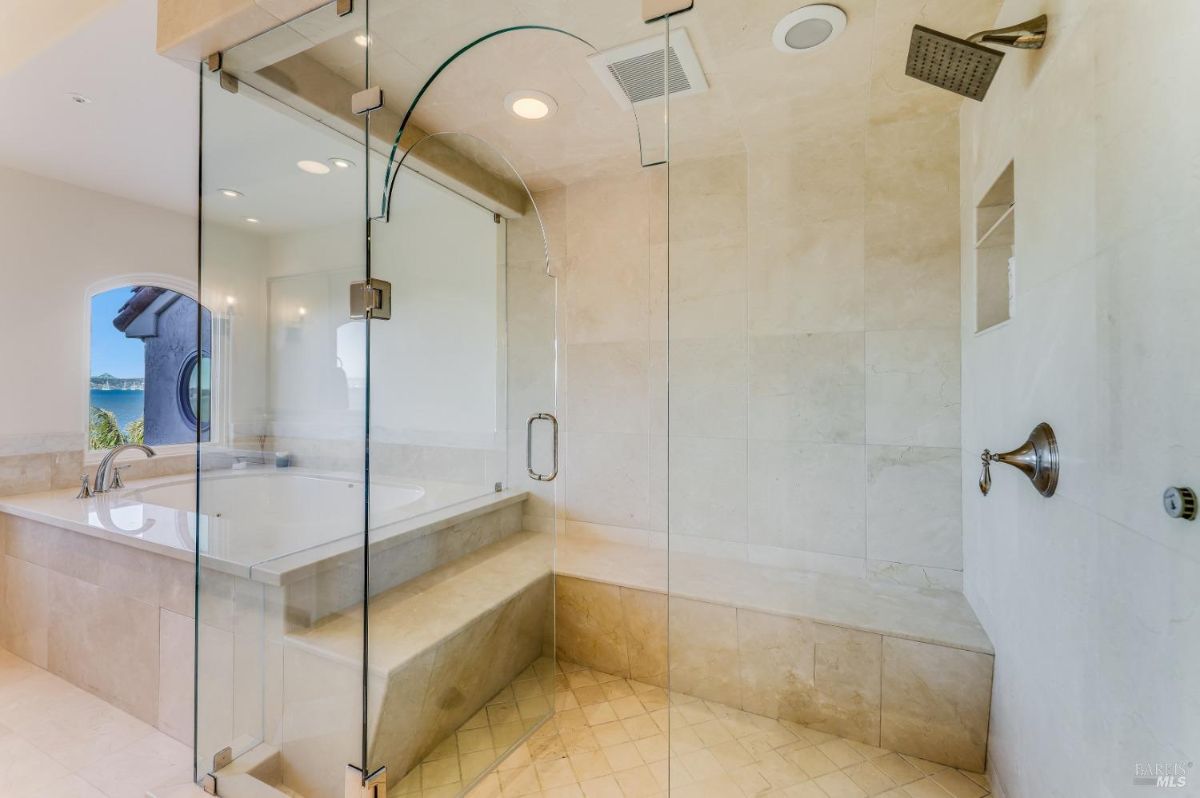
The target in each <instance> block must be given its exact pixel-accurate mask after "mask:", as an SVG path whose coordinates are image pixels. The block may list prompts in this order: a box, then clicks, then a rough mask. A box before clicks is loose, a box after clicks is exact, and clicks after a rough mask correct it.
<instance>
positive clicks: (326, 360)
mask: <svg viewBox="0 0 1200 798" xmlns="http://www.w3.org/2000/svg"><path fill="white" fill-rule="evenodd" d="M361 16H365V12H363V13H362V14H361ZM361 16H360V19H361ZM355 25H358V26H359V27H358V30H359V31H361V22H359V21H356V20H355V19H354V18H353V17H350V18H343V17H339V16H338V15H337V13H336V9H335V7H334V6H333V5H330V6H327V7H324V8H321V9H318V10H317V11H314V12H312V13H311V14H308V15H305V16H304V17H301V18H299V19H297V20H294V21H293V22H291V23H289V24H287V25H283V26H281V27H279V28H276V29H274V30H271V31H268V32H266V33H264V34H262V35H261V36H259V37H257V38H255V39H252V40H250V41H248V42H245V43H244V44H242V45H239V46H238V47H235V48H231V49H230V50H228V51H226V52H225V53H224V54H223V58H222V62H221V65H220V68H219V70H216V71H213V70H210V69H208V68H207V67H206V68H205V69H204V74H203V78H202V122H201V124H202V130H201V132H202V137H203V139H202V143H203V146H202V184H201V214H200V248H201V257H200V267H199V271H200V274H199V282H200V286H201V294H202V297H203V302H204V304H205V305H206V306H207V307H209V308H211V309H212V310H213V321H212V336H211V337H212V352H211V356H212V401H211V402H210V406H211V417H210V418H207V419H202V423H203V422H207V424H208V427H209V428H210V431H211V432H210V437H211V440H210V441H209V442H205V443H202V444H200V450H199V462H198V473H197V485H196V489H197V496H196V500H197V503H196V506H197V510H198V512H197V514H196V519H197V521H196V523H197V577H196V588H197V601H196V604H197V609H196V625H195V631H194V634H195V644H196V651H197V658H196V662H197V665H196V693H195V694H196V702H195V706H196V715H195V735H196V736H195V740H196V764H195V775H196V777H197V781H199V782H201V783H203V784H204V785H205V786H206V787H207V788H208V789H209V790H210V791H211V792H215V793H216V794H220V795H237V794H247V792H248V791H250V794H260V793H261V792H262V791H263V790H264V789H265V788H264V787H262V786H261V785H260V783H265V785H267V786H268V787H274V788H278V789H280V790H290V791H292V792H291V793H289V794H300V795H304V796H308V797H309V798H324V796H339V798H340V796H341V795H342V794H343V793H344V780H345V775H344V774H345V770H346V766H347V765H348V764H357V763H359V762H361V739H362V733H361V730H362V700H361V684H362V681H361V673H362V667H361V662H362V646H363V634H362V627H363V622H362V598H363V584H364V574H363V558H362V551H363V548H364V547H363V539H364V536H363V529H364V506H365V499H366V483H365V478H364V473H365V463H366V457H365V436H364V430H365V427H366V375H367V362H366V352H365V348H364V346H363V340H364V338H365V328H366V322H365V321H364V320H361V319H354V318H352V317H351V307H350V303H349V296H350V292H351V285H353V284H355V283H361V282H362V281H363V280H364V279H365V277H366V237H365V232H364V226H363V223H362V208H363V205H364V200H363V197H364V186H365V167H366V158H365V154H364V153H365V150H364V136H363V131H364V119H363V118H362V117H361V116H357V115H355V114H354V113H353V111H352V108H351V103H350V98H351V96H352V95H353V94H354V92H356V91H357V90H359V89H360V88H361V87H362V85H363V78H362V76H363V65H364V61H365V54H364V53H363V50H362V48H361V47H358V46H357V45H354V43H353V41H352V38H351V39H350V41H349V45H350V47H349V48H348V49H343V50H338V56H339V61H338V64H339V69H340V71H339V72H338V73H337V74H336V75H334V74H331V75H329V76H328V77H327V80H326V82H325V83H323V84H315V83H312V82H311V81H306V80H302V79H297V75H298V74H299V75H302V74H303V72H304V69H305V66H306V64H308V63H309V59H310V58H311V57H312V49H313V46H314V45H313V43H312V41H311V40H310V39H308V38H306V36H307V35H309V34H310V33H311V32H312V31H313V30H317V29H321V28H329V27H338V26H340V27H342V28H344V29H345V30H346V31H347V33H348V35H349V36H350V37H352V36H353V35H354V32H353V30H352V28H353V26H355ZM328 46H332V45H328ZM254 790H258V791H259V792H253V791H254Z"/></svg>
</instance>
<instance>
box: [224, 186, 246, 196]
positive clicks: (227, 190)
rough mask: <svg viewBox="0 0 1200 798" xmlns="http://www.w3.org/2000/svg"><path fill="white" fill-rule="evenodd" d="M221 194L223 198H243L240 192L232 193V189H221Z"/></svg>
mask: <svg viewBox="0 0 1200 798" xmlns="http://www.w3.org/2000/svg"><path fill="white" fill-rule="evenodd" d="M221 193H222V194H223V195H224V196H226V197H229V198H230V199H237V198H238V197H242V196H245V195H244V194H242V192H240V191H234V190H233V189H232V188H223V189H221Z"/></svg>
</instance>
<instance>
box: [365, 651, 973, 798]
mask: <svg viewBox="0 0 1200 798" xmlns="http://www.w3.org/2000/svg"><path fill="white" fill-rule="evenodd" d="M550 706H553V707H554V709H555V714H554V716H553V717H552V718H550V719H548V720H547V721H546V722H545V723H543V724H542V725H541V726H538V723H539V722H541V720H542V718H544V717H545V715H546V712H547V710H548V708H549V707H550ZM534 727H537V728H536V729H535V730H534V731H533V733H532V734H531V735H530V736H529V738H528V739H527V740H525V741H524V742H522V743H520V744H519V745H517V746H516V747H515V748H512V750H511V751H510V752H509V753H508V755H507V756H505V757H504V759H502V760H501V761H500V763H499V764H497V765H495V766H493V763H494V762H495V760H496V757H497V756H500V755H502V754H503V753H504V751H505V750H507V749H509V748H510V747H511V746H512V743H513V742H514V741H516V740H517V739H519V738H520V736H521V735H523V734H525V733H527V732H528V731H529V730H530V729H533V728H534ZM668 728H669V729H670V735H669V737H668V734H667V731H668ZM480 774H485V775H483V776H482V778H480ZM476 780H478V782H477V783H476V784H475V786H474V787H471V788H470V790H469V792H467V796H468V798H667V796H670V798H743V797H744V796H776V797H780V798H861V796H881V797H882V798H984V797H985V796H988V795H990V790H989V788H988V782H987V777H986V776H984V775H982V774H978V773H968V772H967V771H962V770H955V769H954V768H949V767H946V766H944V765H937V764H934V763H932V762H926V761H924V760H921V759H917V758H916V757H911V756H906V755H903V754H897V753H894V752H892V751H887V750H884V749H882V748H875V747H873V746H869V745H864V744H862V743H859V742H855V741H853V740H845V739H842V738H840V737H836V736H834V735H832V734H825V733H823V732H819V731H816V730H814V729H809V728H807V727H805V726H801V725H799V724H796V723H789V722H787V721H777V720H773V719H771V718H766V717H762V716H761V715H754V714H751V713H749V712H742V711H741V710H737V709H733V708H731V707H728V706H725V705H723V704H718V703H716V702H712V701H702V700H700V699H697V698H694V697H692V696H687V695H682V694H678V693H676V694H673V695H671V696H670V698H669V699H668V694H667V691H666V690H663V689H662V688H659V687H654V686H652V685H648V684H643V683H640V682H635V681H631V680H628V679H623V678H621V677H618V676H613V675H611V674H607V673H603V672H601V671H596V670H591V669H589V668H584V667H582V666H579V665H575V664H573V663H570V662H561V663H559V664H558V665H555V663H554V662H553V661H552V660H549V659H543V660H538V661H537V662H536V663H534V665H533V666H532V667H530V668H529V669H528V670H526V671H525V672H524V673H522V674H521V675H520V676H519V677H518V678H517V679H516V680H515V681H514V682H513V684H512V685H510V686H509V687H507V688H505V689H504V690H502V691H501V692H500V694H498V695H497V696H496V697H495V698H494V699H493V700H492V701H491V702H490V703H489V704H488V706H487V707H485V708H484V709H483V710H481V711H480V712H479V713H478V714H476V715H475V716H474V717H473V718H471V719H470V720H469V721H467V722H466V723H465V724H463V726H462V728H460V729H459V730H458V732H457V733H456V734H455V735H454V736H452V737H449V738H447V739H446V741H445V742H443V743H442V744H441V745H439V746H438V747H437V749H436V750H435V751H434V752H433V753H432V754H430V755H429V756H428V757H427V758H426V760H425V761H424V762H422V763H421V765H419V766H418V767H417V768H414V769H413V771H412V773H410V774H409V775H408V776H407V777H405V778H404V779H403V780H402V781H401V782H400V783H399V784H395V785H391V786H389V790H388V793H389V794H392V795H402V796H408V798H453V796H458V795H461V794H462V792H463V789H464V787H469V786H470V785H471V784H472V782H475V781H476Z"/></svg>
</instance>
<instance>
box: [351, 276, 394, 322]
mask: <svg viewBox="0 0 1200 798" xmlns="http://www.w3.org/2000/svg"><path fill="white" fill-rule="evenodd" d="M391 317H392V284H391V283H389V282H388V281H387V280H377V279H371V280H363V281H361V282H357V283H350V318H352V319H378V320H380V321H386V320H387V319H390V318H391Z"/></svg>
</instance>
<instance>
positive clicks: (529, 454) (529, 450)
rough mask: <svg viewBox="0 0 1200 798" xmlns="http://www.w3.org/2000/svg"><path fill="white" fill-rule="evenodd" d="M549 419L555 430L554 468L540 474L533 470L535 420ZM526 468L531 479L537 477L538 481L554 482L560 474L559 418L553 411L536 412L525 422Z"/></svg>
mask: <svg viewBox="0 0 1200 798" xmlns="http://www.w3.org/2000/svg"><path fill="white" fill-rule="evenodd" d="M535 421H549V422H550V428H551V429H552V430H553V432H554V444H553V445H554V470H553V471H551V472H550V473H549V474H539V473H538V472H537V471H534V470H533V422H535ZM525 470H526V471H527V472H528V473H529V478H530V479H536V480H537V481H538V482H553V481H554V478H555V477H557V476H558V419H557V418H555V417H554V414H553V413H534V414H533V415H532V416H530V417H529V421H528V423H526V424H525Z"/></svg>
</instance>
